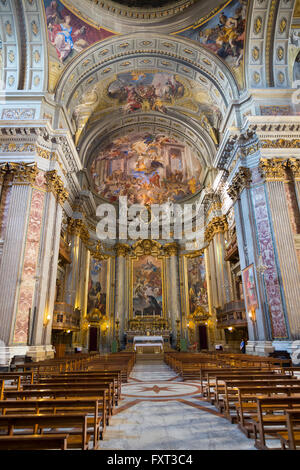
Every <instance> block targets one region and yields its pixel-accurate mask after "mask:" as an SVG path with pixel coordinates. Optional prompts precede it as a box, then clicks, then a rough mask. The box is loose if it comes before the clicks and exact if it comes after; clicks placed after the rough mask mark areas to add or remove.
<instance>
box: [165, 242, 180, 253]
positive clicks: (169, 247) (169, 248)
mask: <svg viewBox="0 0 300 470" xmlns="http://www.w3.org/2000/svg"><path fill="white" fill-rule="evenodd" d="M164 252H165V254H166V255H167V256H177V255H178V245H177V243H175V242H174V243H167V244H166V245H164Z"/></svg>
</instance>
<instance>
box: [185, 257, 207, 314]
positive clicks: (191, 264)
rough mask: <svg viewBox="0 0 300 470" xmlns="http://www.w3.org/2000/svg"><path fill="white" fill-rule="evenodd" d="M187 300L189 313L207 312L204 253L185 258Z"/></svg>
mask: <svg viewBox="0 0 300 470" xmlns="http://www.w3.org/2000/svg"><path fill="white" fill-rule="evenodd" d="M187 276H188V300H189V312H190V314H191V315H197V314H201V313H203V309H204V310H205V311H206V312H208V291H207V280H206V270H205V259H204V255H202V256H198V257H197V258H191V259H190V258H189V259H188V260H187Z"/></svg>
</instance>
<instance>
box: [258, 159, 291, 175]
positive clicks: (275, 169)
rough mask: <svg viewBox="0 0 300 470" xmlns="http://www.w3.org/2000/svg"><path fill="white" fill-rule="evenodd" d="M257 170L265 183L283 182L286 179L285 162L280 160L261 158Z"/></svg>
mask: <svg viewBox="0 0 300 470" xmlns="http://www.w3.org/2000/svg"><path fill="white" fill-rule="evenodd" d="M259 170H260V173H261V175H262V176H263V177H264V178H265V180H266V181H284V180H285V177H286V174H285V160H284V159H282V158H270V159H268V158H262V159H261V160H260V164H259Z"/></svg>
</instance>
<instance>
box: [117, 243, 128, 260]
mask: <svg viewBox="0 0 300 470" xmlns="http://www.w3.org/2000/svg"><path fill="white" fill-rule="evenodd" d="M115 252H116V255H117V256H122V257H123V258H125V257H126V256H127V255H128V254H129V253H130V246H129V245H126V244H125V243H117V245H116V246H115Z"/></svg>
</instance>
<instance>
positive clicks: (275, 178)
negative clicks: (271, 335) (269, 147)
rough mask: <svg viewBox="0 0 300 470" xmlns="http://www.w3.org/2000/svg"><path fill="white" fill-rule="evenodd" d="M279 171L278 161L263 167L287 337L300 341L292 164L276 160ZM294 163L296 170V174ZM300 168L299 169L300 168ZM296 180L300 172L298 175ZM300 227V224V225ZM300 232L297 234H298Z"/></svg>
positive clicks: (299, 283)
mask: <svg viewBox="0 0 300 470" xmlns="http://www.w3.org/2000/svg"><path fill="white" fill-rule="evenodd" d="M276 163H277V165H276V171H275V170H274V160H271V161H269V160H268V161H266V160H263V161H262V163H261V166H262V168H263V170H264V176H265V179H266V185H267V192H268V199H269V204H270V212H271V216H272V223H273V228H274V232H275V239H276V245H277V250H276V254H277V256H278V260H279V264H280V270H281V276H282V291H283V294H284V298H283V302H284V301H285V304H286V310H287V316H288V323H289V325H288V326H289V327H288V328H287V335H288V336H289V335H290V339H299V338H300V317H299V312H300V296H299V291H300V269H299V264H298V260H297V253H296V247H295V235H296V234H297V227H296V225H297V221H295V220H294V217H293V215H294V214H293V212H294V210H293V207H292V204H293V203H296V204H297V201H296V200H295V201H292V200H291V197H292V195H291V194H290V191H289V185H290V184H293V180H291V176H292V175H291V174H290V173H289V172H286V169H288V167H289V162H285V161H284V160H283V159H282V160H279V159H276ZM295 166H296V165H295V163H294V162H293V169H294V170H295ZM298 166H299V165H298ZM294 174H295V176H296V175H297V172H296V171H294ZM298 223H299V222H298ZM295 232H296V233H295Z"/></svg>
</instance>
